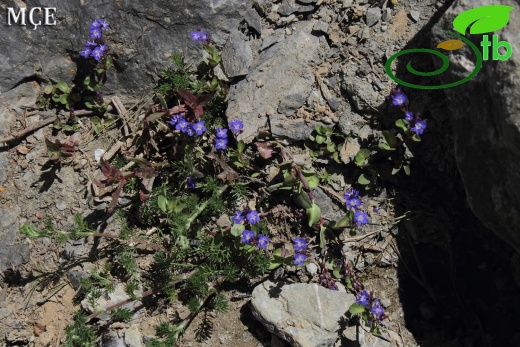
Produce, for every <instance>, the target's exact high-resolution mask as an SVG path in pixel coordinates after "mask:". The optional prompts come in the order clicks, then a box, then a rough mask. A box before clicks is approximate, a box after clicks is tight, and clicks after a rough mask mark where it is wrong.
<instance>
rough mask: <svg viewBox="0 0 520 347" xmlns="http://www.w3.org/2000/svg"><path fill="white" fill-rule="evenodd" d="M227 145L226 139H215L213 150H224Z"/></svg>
mask: <svg viewBox="0 0 520 347" xmlns="http://www.w3.org/2000/svg"><path fill="white" fill-rule="evenodd" d="M227 143H228V140H227V139H217V141H215V148H216V149H226V148H227Z"/></svg>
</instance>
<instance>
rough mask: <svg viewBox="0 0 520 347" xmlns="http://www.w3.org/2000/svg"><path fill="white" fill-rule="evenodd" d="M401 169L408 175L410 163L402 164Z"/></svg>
mask: <svg viewBox="0 0 520 347" xmlns="http://www.w3.org/2000/svg"><path fill="white" fill-rule="evenodd" d="M403 170H404V173H405V174H406V176H410V165H403Z"/></svg>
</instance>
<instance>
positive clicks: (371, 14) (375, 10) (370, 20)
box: [366, 7, 382, 27]
mask: <svg viewBox="0 0 520 347" xmlns="http://www.w3.org/2000/svg"><path fill="white" fill-rule="evenodd" d="M381 16H382V13H381V9H380V8H379V7H370V8H369V9H368V10H367V13H366V20H367V25H368V26H369V27H371V26H374V25H376V24H377V22H379V20H380V19H381Z"/></svg>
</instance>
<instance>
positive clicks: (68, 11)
mask: <svg viewBox="0 0 520 347" xmlns="http://www.w3.org/2000/svg"><path fill="white" fill-rule="evenodd" d="M252 4H253V1H252V0H220V1H213V0H201V1H197V2H193V1H188V0H179V1H170V0H144V1H139V2H137V1H130V0H121V1H109V2H107V1H104V0H89V1H84V2H83V1H82V2H81V3H80V2H79V1H65V2H64V1H59V0H49V1H48V2H46V3H45V5H47V6H52V7H56V8H57V9H58V10H57V15H56V17H57V25H56V26H54V27H49V26H47V27H44V26H40V27H38V28H37V29H36V30H32V29H33V28H32V27H30V28H29V27H22V26H18V25H13V26H10V27H6V28H5V30H7V31H6V34H4V35H1V36H0V46H1V47H16V49H4V50H2V51H1V52H0V71H2V79H0V93H3V92H5V91H7V90H10V89H12V88H13V87H15V86H16V85H17V84H18V83H20V82H21V81H23V80H25V79H28V80H35V79H36V78H37V79H42V80H53V81H59V80H63V81H68V82H69V81H70V80H71V75H70V72H69V71H70V70H71V69H74V70H78V67H77V62H82V61H83V58H82V57H80V56H79V51H80V50H81V49H82V48H83V47H84V45H85V41H86V40H87V39H88V37H89V25H90V21H91V20H92V19H94V18H105V19H107V20H108V21H109V23H110V27H111V30H110V31H109V32H107V34H106V35H105V37H106V41H107V43H108V45H109V46H111V47H112V48H113V50H114V52H116V53H117V60H116V61H117V63H116V64H117V70H116V69H112V70H110V72H109V74H108V78H107V84H106V85H105V86H104V90H110V91H117V93H118V94H120V95H125V96H133V97H139V96H140V95H142V93H143V92H145V90H146V89H151V88H152V87H153V86H154V85H155V83H156V80H157V75H158V73H159V72H161V71H162V70H163V68H164V67H166V66H169V64H170V62H169V61H168V59H166V58H165V56H166V55H167V54H171V53H172V52H177V51H183V52H185V53H186V55H187V61H188V62H196V63H198V62H199V60H200V57H201V55H202V53H201V51H202V49H201V43H200V42H192V41H191V40H190V35H189V32H190V31H193V30H194V29H195V28H201V29H202V30H203V31H206V32H208V33H210V35H211V38H212V40H213V41H214V42H215V43H216V44H217V45H223V44H224V42H225V39H226V38H227V36H228V34H229V33H230V32H232V31H234V30H236V28H237V26H238V24H239V22H240V21H242V20H243V17H242V15H241V13H244V12H245V11H247V10H248V9H250V8H251V7H252ZM49 44H52V47H53V48H52V49H49ZM116 75H117V76H116Z"/></svg>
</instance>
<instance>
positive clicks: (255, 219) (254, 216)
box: [246, 210, 260, 224]
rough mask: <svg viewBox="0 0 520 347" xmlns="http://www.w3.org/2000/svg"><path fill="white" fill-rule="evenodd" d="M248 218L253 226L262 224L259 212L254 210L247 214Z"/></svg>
mask: <svg viewBox="0 0 520 347" xmlns="http://www.w3.org/2000/svg"><path fill="white" fill-rule="evenodd" d="M246 218H247V220H248V221H249V223H251V224H256V223H258V222H260V217H259V216H258V212H256V210H253V211H251V212H249V213H248V214H246Z"/></svg>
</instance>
